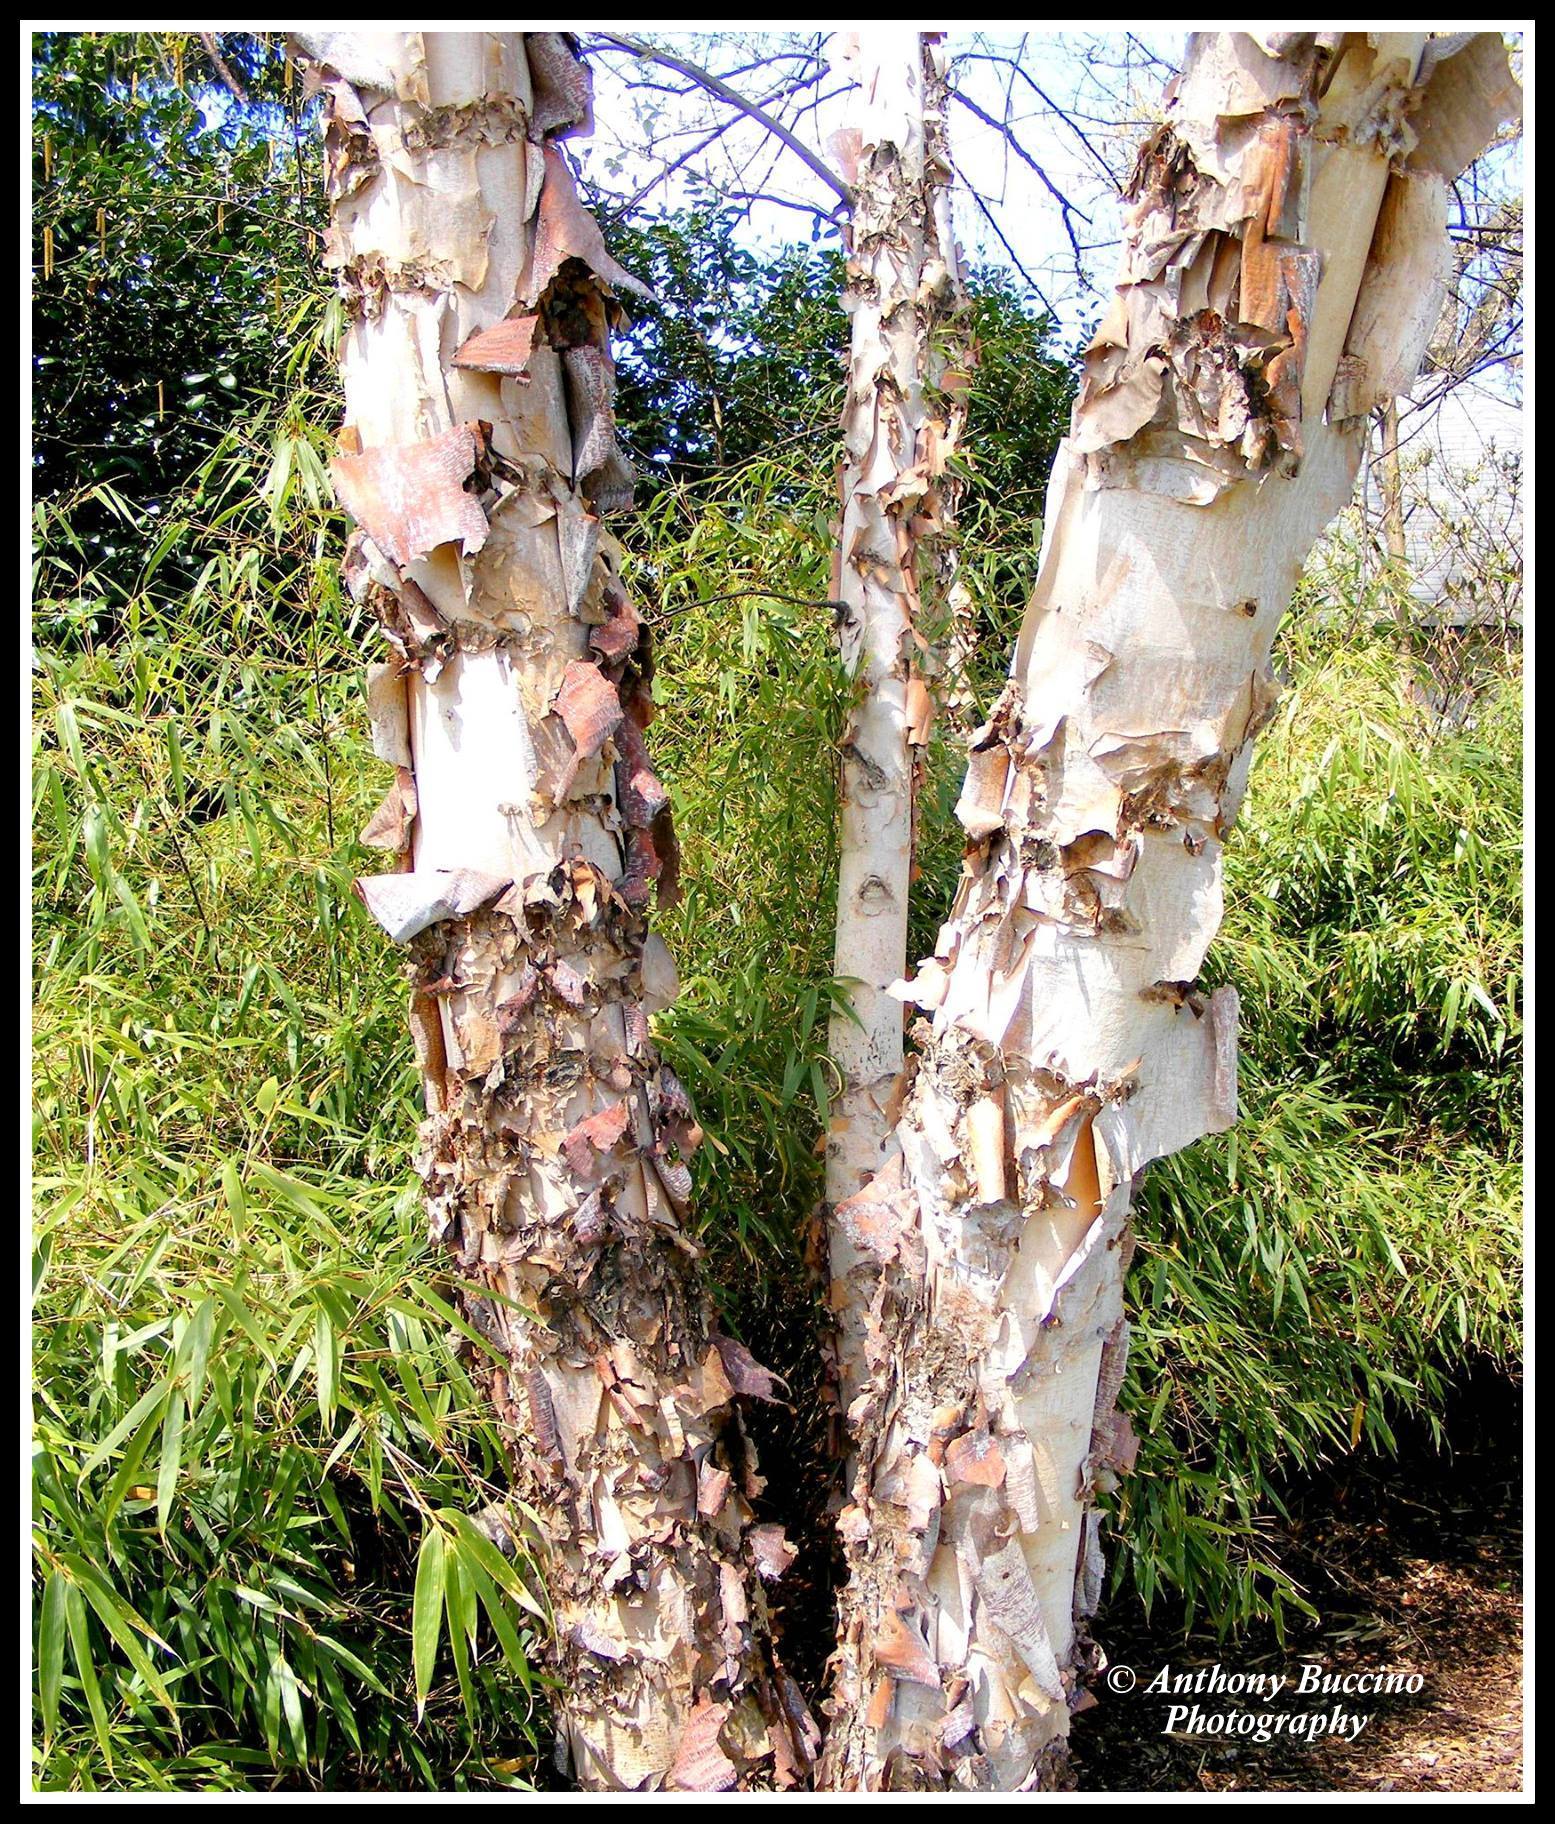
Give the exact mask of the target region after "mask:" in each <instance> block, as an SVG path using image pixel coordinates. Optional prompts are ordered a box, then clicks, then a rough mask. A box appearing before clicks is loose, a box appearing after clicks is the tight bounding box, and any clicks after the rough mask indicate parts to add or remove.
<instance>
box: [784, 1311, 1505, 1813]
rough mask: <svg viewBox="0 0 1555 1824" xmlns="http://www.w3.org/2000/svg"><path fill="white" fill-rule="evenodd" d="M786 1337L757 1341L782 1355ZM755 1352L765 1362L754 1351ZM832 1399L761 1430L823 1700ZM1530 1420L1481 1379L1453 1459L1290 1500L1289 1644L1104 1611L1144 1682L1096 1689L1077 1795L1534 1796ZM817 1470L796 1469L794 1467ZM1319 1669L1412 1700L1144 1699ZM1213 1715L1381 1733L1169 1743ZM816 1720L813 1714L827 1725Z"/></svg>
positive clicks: (805, 1651)
mask: <svg viewBox="0 0 1555 1824" xmlns="http://www.w3.org/2000/svg"><path fill="white" fill-rule="evenodd" d="M791 1340H792V1339H790V1338H788V1337H786V1336H776V1335H775V1336H773V1337H771V1338H770V1339H769V1338H765V1337H764V1338H762V1339H761V1341H762V1343H763V1344H764V1345H765V1346H766V1347H767V1349H768V1354H767V1355H766V1356H764V1357H763V1358H762V1359H764V1360H772V1359H793V1357H792V1354H790V1355H789V1356H787V1357H785V1356H784V1354H783V1350H784V1345H785V1344H788V1343H791ZM758 1353H759V1350H758ZM818 1392H819V1389H818V1388H811V1387H808V1386H806V1387H802V1388H795V1389H794V1404H793V1406H791V1407H789V1408H788V1409H786V1410H784V1409H777V1408H770V1407H769V1408H765V1409H763V1410H762V1412H761V1413H760V1415H759V1416H758V1417H757V1418H756V1421H755V1424H754V1425H753V1426H752V1429H753V1430H754V1431H755V1432H756V1433H757V1439H756V1441H757V1445H758V1450H759V1453H760V1456H761V1460H762V1464H763V1468H764V1469H765V1470H766V1473H767V1474H768V1475H769V1477H770V1478H771V1483H770V1488H769V1500H768V1502H767V1503H765V1504H764V1505H766V1506H769V1507H770V1508H771V1510H772V1517H775V1518H781V1519H782V1520H783V1521H784V1523H785V1525H786V1526H787V1528H788V1532H789V1537H790V1538H791V1539H793V1540H794V1541H796V1542H803V1544H802V1549H801V1552H800V1556H799V1559H798V1561H797V1562H796V1563H795V1565H794V1566H793V1568H792V1569H791V1570H790V1572H789V1573H788V1575H787V1576H786V1577H785V1578H784V1579H783V1582H782V1583H781V1584H779V1585H777V1586H776V1588H775V1590H774V1595H775V1597H776V1601H777V1609H778V1619H779V1628H780V1631H781V1638H782V1650H783V1654H784V1658H785V1660H786V1662H787V1663H788V1665H789V1667H790V1669H791V1670H792V1671H793V1672H794V1674H795V1676H796V1677H797V1678H798V1679H799V1681H800V1683H801V1685H802V1686H803V1688H804V1689H805V1692H806V1695H807V1696H809V1697H810V1699H811V1701H812V1703H815V1702H817V1701H818V1700H819V1698H820V1697H821V1695H822V1692H823V1689H824V1676H825V1664H826V1658H827V1655H828V1654H829V1652H830V1650H831V1645H832V1620H833V1616H834V1613H835V1608H834V1604H835V1582H836V1579H837V1577H838V1576H839V1575H840V1574H841V1564H840V1560H839V1557H838V1555H837V1553H836V1552H835V1550H834V1549H833V1548H834V1544H835V1541H834V1538H833V1536H832V1534H831V1531H830V1527H829V1524H828V1521H827V1516H826V1504H827V1497H828V1494H829V1492H830V1484H831V1477H832V1474H833V1473H834V1472H833V1468H832V1466H831V1465H830V1464H829V1462H828V1460H827V1453H826V1439H825V1425H824V1422H823V1421H822V1419H821V1418H820V1416H819V1402H818V1399H817V1397H816V1396H817V1395H818ZM1521 1427H1522V1413H1521V1401H1520V1396H1519V1393H1518V1390H1517V1388H1516V1387H1515V1386H1513V1385H1512V1384H1511V1383H1510V1382H1508V1381H1507V1380H1506V1379H1505V1378H1503V1377H1502V1376H1500V1375H1496V1374H1485V1375H1481V1376H1476V1377H1475V1378H1474V1379H1473V1380H1471V1381H1470V1382H1468V1383H1467V1384H1466V1385H1464V1386H1463V1387H1461V1388H1459V1389H1458V1390H1457V1391H1456V1392H1455V1394H1454V1395H1453V1397H1452V1400H1451V1402H1450V1406H1449V1410H1448V1412H1447V1414H1446V1433H1447V1436H1448V1437H1449V1438H1451V1439H1452V1440H1453V1443H1452V1447H1451V1449H1450V1450H1445V1451H1439V1450H1438V1449H1437V1447H1436V1446H1435V1444H1434V1443H1433V1442H1432V1440H1431V1439H1430V1438H1429V1436H1428V1435H1427V1434H1426V1433H1425V1432H1424V1430H1423V1428H1420V1429H1412V1428H1411V1427H1409V1426H1407V1425H1402V1426H1399V1427H1398V1428H1397V1432H1398V1441H1399V1455H1398V1457H1397V1459H1388V1460H1380V1459H1377V1458H1374V1457H1365V1456H1362V1455H1360V1454H1356V1455H1353V1456H1352V1455H1347V1456H1344V1457H1342V1458H1340V1459H1338V1460H1337V1461H1335V1462H1334V1463H1332V1464H1331V1465H1329V1466H1328V1467H1327V1468H1326V1469H1325V1470H1324V1471H1322V1472H1321V1473H1319V1474H1317V1475H1314V1476H1311V1477H1307V1478H1304V1479H1302V1480H1301V1481H1299V1482H1295V1483H1293V1484H1292V1485H1291V1486H1289V1487H1288V1488H1287V1489H1285V1490H1284V1491H1283V1492H1284V1498H1285V1502H1286V1506H1287V1508H1288V1510H1289V1513H1290V1519H1289V1521H1279V1522H1273V1523H1271V1525H1270V1527H1269V1530H1268V1547H1269V1550H1270V1551H1271V1552H1273V1553H1274V1554H1275V1556H1276V1557H1277V1559H1278V1561H1279V1562H1280V1563H1281V1564H1282V1565H1283V1566H1284V1567H1285V1569H1286V1570H1287V1572H1289V1573H1290V1574H1291V1575H1292V1576H1293V1577H1294V1578H1295V1580H1296V1582H1297V1584H1298V1585H1299V1586H1300V1588H1301V1589H1302V1591H1303V1592H1304V1594H1305V1595H1306V1597H1307V1599H1308V1600H1309V1601H1310V1602H1311V1603H1312V1605H1313V1606H1314V1607H1315V1608H1316V1609H1317V1610H1318V1612H1319V1616H1320V1620H1319V1621H1318V1622H1317V1623H1312V1622H1309V1621H1307V1620H1306V1619H1305V1618H1304V1617H1302V1616H1300V1615H1293V1616H1290V1617H1289V1618H1288V1621H1287V1641H1286V1644H1285V1645H1284V1646H1282V1645H1281V1644H1280V1643H1279V1641H1278V1640H1277V1639H1276V1638H1275V1636H1274V1633H1273V1630H1272V1629H1267V1630H1261V1631H1258V1632H1256V1633H1254V1634H1253V1635H1252V1636H1251V1637H1249V1638H1247V1639H1244V1640H1242V1641H1240V1642H1237V1643H1234V1644H1228V1645H1224V1646H1220V1645H1217V1643H1216V1640H1215V1637H1214V1632H1213V1629H1209V1628H1200V1629H1197V1630H1195V1631H1194V1632H1193V1633H1191V1634H1189V1635H1187V1636H1186V1637H1185V1635H1184V1631H1183V1628H1182V1624H1181V1618H1180V1616H1174V1615H1173V1614H1171V1613H1170V1612H1169V1611H1168V1610H1167V1609H1166V1608H1165V1607H1159V1606H1158V1607H1157V1608H1156V1609H1155V1611H1154V1612H1153V1613H1152V1615H1151V1616H1150V1617H1149V1618H1148V1619H1146V1617H1145V1616H1144V1615H1143V1614H1142V1613H1141V1610H1140V1608H1139V1605H1138V1603H1137V1601H1131V1600H1125V1601H1119V1602H1118V1603H1116V1604H1114V1605H1113V1606H1112V1607H1111V1609H1104V1610H1103V1611H1102V1613H1101V1614H1099V1615H1098V1616H1097V1617H1096V1621H1095V1627H1094V1632H1095V1635H1096V1638H1097V1640H1098V1641H1100V1643H1101V1645H1102V1647H1103V1649H1104V1650H1105V1652H1106V1655H1107V1660H1108V1663H1109V1667H1110V1668H1118V1667H1124V1666H1126V1667H1129V1668H1130V1669H1131V1670H1132V1671H1133V1672H1134V1673H1135V1675H1136V1680H1137V1683H1136V1685H1135V1688H1134V1689H1133V1690H1132V1691H1130V1692H1127V1693H1120V1692H1118V1691H1117V1690H1116V1689H1112V1690H1109V1689H1108V1688H1107V1685H1106V1676H1105V1674H1104V1675H1103V1677H1102V1678H1101V1679H1100V1680H1098V1681H1097V1682H1096V1685H1095V1694H1096V1698H1097V1702H1096V1705H1095V1707H1094V1708H1093V1709H1091V1710H1089V1711H1088V1712H1086V1713H1084V1714H1082V1715H1078V1716H1076V1718H1075V1721H1074V1732H1073V1736H1072V1741H1071V1746H1072V1750H1073V1765H1074V1772H1075V1775H1076V1783H1077V1785H1078V1787H1079V1789H1080V1790H1081V1791H1082V1792H1085V1791H1092V1792H1102V1791H1116V1792H1130V1791H1132V1792H1138V1791H1155V1792H1460V1793H1473V1792H1517V1791H1520V1790H1521V1789H1522V1779H1523V1750H1522V1678H1523V1672H1522V1602H1521V1585H1522V1546H1521V1536H1520V1535H1521V1500H1522V1495H1521V1488H1522V1482H1521V1435H1522V1434H1521ZM801 1465H803V1466H804V1467H803V1468H802V1469H801V1468H800V1467H799V1466H801ZM1306 1662H1312V1663H1315V1664H1318V1665H1320V1666H1321V1668H1322V1670H1323V1671H1324V1672H1325V1673H1339V1674H1343V1673H1366V1672H1379V1671H1392V1672H1399V1673H1405V1674H1410V1673H1419V1674H1420V1675H1421V1677H1422V1680H1423V1682H1422V1685H1421V1688H1420V1689H1419V1691H1418V1692H1417V1693H1415V1694H1409V1693H1407V1692H1397V1693H1394V1694H1392V1695H1387V1694H1378V1695H1375V1696H1367V1697H1362V1696H1337V1697H1336V1696H1333V1695H1330V1696H1329V1697H1328V1698H1327V1699H1326V1700H1325V1699H1323V1698H1320V1697H1318V1696H1305V1697H1303V1696H1297V1695H1294V1694H1293V1692H1292V1690H1291V1689H1290V1688H1287V1689H1286V1690H1285V1691H1284V1692H1282V1693H1281V1694H1280V1695H1279V1696H1278V1697H1276V1698H1274V1699H1272V1700H1269V1699H1259V1698H1256V1697H1243V1698H1232V1697H1221V1698H1216V1697H1213V1696H1209V1695H1201V1696H1199V1697H1197V1698H1196V1699H1195V1698H1193V1697H1187V1698H1182V1697H1179V1698H1177V1699H1173V1698H1171V1697H1169V1696H1165V1695H1162V1694H1151V1693H1148V1692H1147V1691H1146V1690H1145V1689H1144V1687H1145V1686H1146V1685H1147V1684H1148V1683H1149V1682H1150V1680H1151V1679H1152V1678H1153V1677H1154V1676H1155V1674H1157V1673H1158V1672H1159V1671H1160V1670H1161V1668H1162V1667H1163V1666H1168V1665H1169V1666H1170V1667H1171V1669H1172V1671H1173V1673H1178V1674H1190V1673H1194V1672H1196V1671H1198V1670H1199V1669H1201V1668H1204V1669H1208V1668H1212V1667H1213V1666H1215V1665H1216V1664H1217V1663H1218V1664H1219V1665H1220V1667H1221V1668H1222V1669H1223V1671H1224V1672H1226V1673H1248V1672H1260V1673H1265V1674H1284V1675H1286V1676H1287V1677H1289V1678H1291V1680H1292V1682H1293V1683H1294V1681H1295V1679H1297V1678H1299V1676H1300V1669H1301V1666H1302V1664H1303V1663H1306ZM1174 1701H1175V1702H1179V1703H1180V1702H1188V1703H1192V1702H1195V1701H1197V1702H1198V1704H1199V1706H1200V1709H1201V1711H1231V1710H1243V1711H1254V1712H1268V1713H1279V1712H1283V1713H1285V1714H1286V1715H1287V1716H1290V1715H1295V1714H1306V1713H1310V1712H1313V1711H1319V1710H1321V1711H1325V1712H1328V1713H1331V1712H1332V1709H1333V1706H1334V1704H1335V1703H1338V1704H1339V1705H1340V1706H1341V1707H1342V1708H1343V1709H1344V1710H1345V1711H1347V1712H1349V1713H1350V1714H1351V1715H1356V1714H1360V1715H1366V1716H1368V1717H1369V1718H1370V1721H1369V1722H1368V1723H1367V1724H1366V1726H1365V1728H1364V1729H1363V1730H1362V1731H1361V1733H1360V1734H1359V1735H1358V1736H1357V1737H1356V1738H1355V1739H1354V1740H1339V1739H1336V1738H1334V1737H1329V1738H1327V1739H1319V1740H1318V1741H1316V1742H1308V1741H1306V1740H1304V1739H1298V1740H1292V1739H1290V1738H1289V1737H1288V1736H1276V1737H1275V1738H1274V1739H1273V1740H1271V1741H1270V1742H1267V1743H1257V1742H1254V1741H1252V1740H1251V1739H1249V1738H1248V1737H1246V1736H1241V1735H1238V1736H1231V1737H1226V1736H1223V1735H1222V1736H1209V1735H1194V1734H1191V1733H1185V1732H1182V1731H1178V1732H1174V1733H1170V1734H1168V1733H1166V1732H1165V1729H1166V1724H1167V1722H1168V1712H1169V1709H1170V1706H1171V1704H1172V1703H1173V1702H1174ZM818 1713H819V1712H818Z"/></svg>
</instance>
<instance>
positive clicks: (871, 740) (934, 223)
mask: <svg viewBox="0 0 1555 1824" xmlns="http://www.w3.org/2000/svg"><path fill="white" fill-rule="evenodd" d="M835 56H836V60H837V62H838V64H839V66H840V67H841V68H842V70H844V71H845V73H846V74H848V75H849V76H850V77H851V78H852V79H853V82H854V84H855V102H856V121H857V124H856V125H855V126H854V127H852V128H849V129H847V130H845V131H844V132H843V133H842V134H840V135H838V136H837V140H836V142H835V144H834V151H835V153H836V154H837V156H838V159H839V162H840V163H841V164H842V166H843V169H844V173H845V175H846V177H847V179H848V182H849V184H850V186H851V190H852V199H853V204H852V216H851V228H850V242H849V260H848V288H847V306H848V311H849V315H850V318H851V324H852V329H851V348H850V354H849V366H848V393H847V401H846V404H845V406H844V408H843V443H844V460H843V468H842V474H841V478H840V485H841V494H842V522H841V528H840V536H839V545H838V554H837V573H836V578H835V587H834V589H833V594H834V596H835V597H836V598H837V600H838V601H839V602H840V603H841V604H842V606H841V608H840V610H839V622H838V631H839V637H840V641H841V650H842V662H843V665H844V666H845V668H846V669H847V671H848V673H849V675H850V676H852V677H853V678H854V679H855V681H856V682H855V692H854V700H853V705H852V709H851V711H850V713H849V717H848V725H847V728H846V730H845V731H844V734H843V737H842V742H841V778H840V797H841V830H840V864H839V881H838V892H837V934H836V945H835V953H834V968H835V972H836V974H837V975H838V976H842V977H847V978H850V979H852V980H853V981H854V982H855V983H856V986H855V987H854V988H853V989H852V991H851V1004H852V1008H853V1012H854V1014H855V1015H856V1016H857V1022H856V1023H855V1021H853V1020H849V1019H845V1018H840V1017H839V1018H838V1019H836V1020H834V1021H833V1023H832V1027H831V1032H830V1049H831V1054H832V1056H833V1058H834V1059H835V1060H836V1062H837V1066H838V1069H839V1070H840V1072H841V1075H842V1085H841V1090H840V1093H839V1094H838V1096H837V1099H836V1101H835V1103H834V1105H833V1110H832V1116H831V1122H830V1131H829V1133H828V1135H827V1155H826V1194H827V1200H828V1203H829V1204H831V1205H836V1204H838V1203H840V1202H842V1201H843V1200H844V1199H845V1198H847V1197H850V1196H852V1195H853V1194H854V1193H855V1192H856V1191H858V1190H859V1189H860V1187H861V1186H862V1185H863V1184H864V1183H865V1182H866V1181H867V1179H868V1178H869V1176H870V1174H871V1173H872V1172H874V1171H876V1170H877V1169H878V1168H879V1166H880V1165H881V1163H882V1161H883V1160H884V1158H885V1157H886V1154H887V1151H888V1149H889V1147H890V1145H891V1140H890V1129H891V1122H892V1117H893V1113H894V1109H893V1103H892V1097H893V1092H894V1089H895V1087H896V1085H897V1081H898V1078H899V1075H900V1071H901V1066H902V1007H901V1004H900V1002H899V1001H896V1000H893V999H892V998H891V997H890V994H889V992H888V990H889V988H890V984H891V983H892V982H894V981H896V980H897V979H899V978H900V976H901V975H902V973H903V971H904V970H905V969H906V966H907V912H908V891H909V887H910V884H911V879H912V872H913V849H914V833H915V830H914V826H915V820H916V812H915V787H916V775H917V770H918V764H919V760H918V756H919V754H920V751H921V749H922V748H923V747H924V745H925V744H926V743H927V741H928V739H929V732H930V728H931V726H932V722H933V718H934V710H935V703H934V685H935V679H934V675H933V673H934V665H933V662H932V654H931V652H930V650H929V643H928V641H927V640H926V639H925V637H924V634H923V632H922V631H921V630H920V626H919V622H920V619H921V608H922V604H921V600H920V596H921V592H922V591H923V590H924V589H925V588H929V589H932V590H934V591H935V594H936V596H938V598H939V599H940V600H941V601H942V602H943V603H944V605H945V607H946V611H947V615H948V616H949V617H950V618H952V619H954V615H955V609H956V606H957V603H958V601H960V600H961V599H962V598H964V593H965V592H964V591H963V592H962V596H961V597H957V596H955V595H954V593H953V591H954V588H955V570H954V552H953V547H952V544H951V540H950V537H949V532H950V522H951V519H952V515H953V508H954V487H953V485H952V484H951V482H950V481H949V478H948V477H947V475H946V459H947V457H948V456H949V455H950V453H951V451H952V450H953V449H954V447H955V444H956V441H957V439H958V438H959V436H960V432H961V427H962V423H963V420H964V415H965V413H964V399H965V391H966V387H965V382H966V375H965V374H964V373H962V372H960V371H958V370H957V369H956V368H954V367H949V366H947V362H946V358H945V353H944V349H943V346H942V343H943V332H944V330H945V327H946V325H947V323H948V321H949V319H950V318H951V316H952V313H953V312H954V311H955V309H956V308H957V306H958V305H959V302H960V299H961V294H962V285H961V273H960V256H959V252H958V249H957V247H956V243H955V237H954V233H953V231H952V225H951V219H950V158H949V150H948V145H947V140H946V120H945V115H946V101H947V95H948V90H947V87H946V80H945V54H944V48H943V44H942V42H941V40H940V38H939V36H938V35H936V34H924V33H916V32H908V31H905V30H903V29H901V28H900V27H880V28H871V29H866V30H863V31H860V32H857V33H849V34H843V35H841V36H840V37H839V38H838V40H837V41H836V49H835ZM962 632H963V644H964V643H965V620H964V617H963V629H962ZM830 1249H831V1279H832V1289H831V1303H832V1308H833V1311H834V1314H835V1317H836V1320H837V1324H838V1338H837V1348H838V1355H839V1379H840V1384H841V1389H842V1395H843V1400H844V1404H846V1401H847V1400H848V1399H849V1398H851V1396H852V1393H853V1391H854V1390H855V1389H856V1386H857V1383H858V1380H859V1377H860V1374H861V1372H862V1365H863V1364H862V1346H863V1333H862V1329H861V1327H860V1324H859V1321H858V1319H859V1314H860V1312H861V1311H862V1309H863V1306H862V1304H861V1303H860V1300H859V1297H858V1289H857V1287H856V1285H855V1283H854V1279H855V1268H856V1267H857V1265H858V1262H857V1260H856V1257H855V1252H854V1249H853V1246H852V1243H851V1241H850V1239H849V1236H848V1234H847V1231H846V1230H845V1229H841V1228H838V1227H837V1225H835V1224H833V1225H832V1229H831V1236H830Z"/></svg>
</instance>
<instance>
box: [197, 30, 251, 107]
mask: <svg viewBox="0 0 1555 1824" xmlns="http://www.w3.org/2000/svg"><path fill="white" fill-rule="evenodd" d="M198 37H199V40H200V45H201V48H202V49H203V50H204V52H205V55H206V56H207V57H209V58H210V60H211V67H212V68H213V69H214V70H215V72H216V74H217V75H218V76H219V77H220V78H221V80H222V82H223V83H224V84H225V85H226V87H227V88H228V89H229V90H230V91H231V93H232V95H233V97H234V98H235V99H236V100H238V101H241V102H245V103H246V102H247V100H248V90H247V89H245V88H244V87H243V85H242V83H241V82H239V81H238V79H237V77H236V76H234V75H233V73H232V66H231V65H230V64H229V63H228V62H227V60H226V58H225V57H223V56H222V54H221V46H220V45H219V44H218V43H217V42H216V34H215V33H214V32H200V33H199V34H198Z"/></svg>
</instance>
